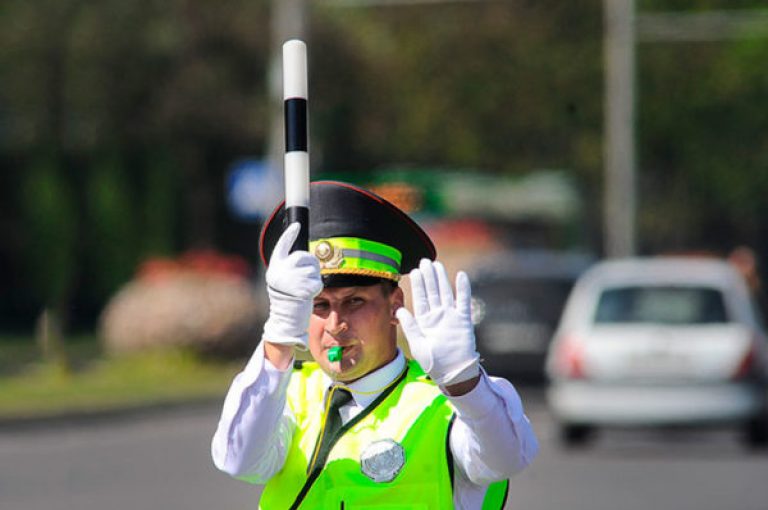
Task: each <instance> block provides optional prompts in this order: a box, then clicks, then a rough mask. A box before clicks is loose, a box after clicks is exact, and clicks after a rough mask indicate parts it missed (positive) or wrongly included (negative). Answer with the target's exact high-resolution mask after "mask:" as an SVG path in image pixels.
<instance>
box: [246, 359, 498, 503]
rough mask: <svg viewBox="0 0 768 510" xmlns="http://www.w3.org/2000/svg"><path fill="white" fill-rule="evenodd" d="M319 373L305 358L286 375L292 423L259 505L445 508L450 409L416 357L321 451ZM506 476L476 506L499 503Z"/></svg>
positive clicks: (449, 482) (449, 490) (449, 497)
mask: <svg viewBox="0 0 768 510" xmlns="http://www.w3.org/2000/svg"><path fill="white" fill-rule="evenodd" d="M324 381H325V379H324V377H323V373H322V371H321V370H320V368H319V367H318V365H317V364H316V363H305V364H304V365H303V366H302V367H301V368H300V369H298V370H296V371H295V372H294V373H293V374H292V376H291V382H290V384H289V386H288V396H287V402H288V405H289V406H290V408H291V410H292V411H293V413H294V415H295V417H296V422H297V427H296V430H295V432H294V436H293V440H292V442H291V445H290V447H289V449H288V454H287V457H286V460H285V464H284V465H283V468H282V469H281V470H280V471H279V472H278V473H277V474H276V475H275V476H274V477H273V478H272V479H270V481H269V482H268V483H267V485H266V487H265V489H264V492H263V494H262V497H261V501H260V504H259V508H260V509H265V510H285V509H344V510H356V509H363V508H365V509H376V510H398V509H402V510H404V509H410V510H422V509H423V510H426V509H441V510H442V509H451V508H453V459H452V458H451V451H450V447H449V446H448V434H449V432H450V428H451V423H452V421H453V418H454V409H453V407H452V406H451V405H450V403H449V402H448V399H447V398H446V397H445V395H443V394H442V393H441V392H440V390H439V389H438V388H437V386H436V385H435V384H434V383H433V382H432V381H431V380H430V379H429V378H428V377H427V376H426V375H425V374H424V372H423V370H422V369H421V368H420V367H419V365H418V364H417V363H416V362H414V361H410V362H409V363H408V364H407V365H406V368H405V370H404V371H403V373H402V374H401V375H400V376H399V377H398V379H397V380H396V381H394V383H393V384H391V385H390V386H389V387H388V388H387V389H386V390H385V391H384V392H383V393H382V394H381V395H380V396H379V397H378V398H377V399H376V400H375V401H374V402H373V403H371V405H369V406H368V407H367V408H366V409H364V410H363V411H362V412H361V413H360V414H358V415H357V416H355V417H354V418H352V419H351V420H350V421H349V422H348V423H346V424H345V425H344V426H343V427H342V429H341V430H340V431H339V434H338V435H337V438H338V439H337V441H336V442H335V443H334V444H333V445H332V446H331V448H330V450H329V451H327V452H316V451H315V450H316V449H317V442H318V441H319V439H320V437H319V436H320V433H321V432H322V428H323V419H324V416H323V415H324V407H325V403H324V398H323V397H324V394H325V391H326V387H325V382H324ZM506 491H507V481H506V480H504V481H502V482H498V483H495V484H492V485H491V486H490V487H489V489H488V491H487V493H486V497H485V501H484V503H483V509H484V510H485V509H498V508H501V507H502V505H503V504H504V500H505V499H506Z"/></svg>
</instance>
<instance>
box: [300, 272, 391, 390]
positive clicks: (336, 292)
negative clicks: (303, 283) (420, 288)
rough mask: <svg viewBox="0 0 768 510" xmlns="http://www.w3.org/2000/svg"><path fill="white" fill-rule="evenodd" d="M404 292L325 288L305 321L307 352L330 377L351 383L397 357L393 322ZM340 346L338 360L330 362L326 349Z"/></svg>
mask: <svg viewBox="0 0 768 510" xmlns="http://www.w3.org/2000/svg"><path fill="white" fill-rule="evenodd" d="M401 306H403V291H402V290H400V288H399V287H398V288H395V289H394V290H392V291H389V290H388V289H387V288H385V287H384V286H383V284H376V285H370V286H366V287H337V288H327V289H324V290H323V291H322V292H321V293H320V294H319V295H318V296H317V297H316V298H315V303H314V309H313V311H312V318H311V319H310V321H309V350H310V352H311V353H312V356H314V358H315V361H317V362H318V363H319V364H320V367H321V368H322V369H323V370H324V371H325V372H326V373H327V374H329V375H330V376H331V377H333V378H334V379H336V380H338V381H344V382H351V381H354V380H355V379H359V378H360V377H362V376H364V375H365V374H367V373H369V372H371V371H373V370H375V369H377V368H379V367H381V366H383V365H385V364H386V363H388V362H390V361H392V360H393V359H394V357H395V352H396V348H397V331H396V325H397V320H396V319H395V310H397V309H398V308H400V307H401ZM335 346H341V347H343V351H342V352H343V355H342V358H341V361H334V362H330V361H328V349H330V348H331V347H335Z"/></svg>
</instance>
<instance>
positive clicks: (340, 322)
mask: <svg viewBox="0 0 768 510" xmlns="http://www.w3.org/2000/svg"><path fill="white" fill-rule="evenodd" d="M325 330H326V331H327V332H328V333H329V334H331V335H332V336H336V335H338V334H340V333H343V332H344V331H346V330H347V323H346V321H345V320H344V318H343V317H342V316H341V315H339V312H338V311H336V310H331V312H330V313H329V314H328V319H326V321H325Z"/></svg>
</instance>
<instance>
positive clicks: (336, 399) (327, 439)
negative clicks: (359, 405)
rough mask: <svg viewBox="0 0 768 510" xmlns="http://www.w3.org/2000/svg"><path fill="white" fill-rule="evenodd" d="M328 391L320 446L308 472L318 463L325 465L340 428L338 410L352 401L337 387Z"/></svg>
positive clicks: (350, 397) (350, 396) (347, 394)
mask: <svg viewBox="0 0 768 510" xmlns="http://www.w3.org/2000/svg"><path fill="white" fill-rule="evenodd" d="M329 391H330V392H331V397H330V399H329V404H328V412H327V413H326V418H325V427H323V436H322V438H320V440H319V443H320V446H319V447H318V448H317V450H316V455H315V458H314V462H312V464H311V465H310V466H309V469H310V470H311V469H312V467H313V466H314V465H315V464H316V463H317V462H318V461H320V462H322V463H325V458H326V457H327V456H328V452H329V450H330V449H331V446H332V444H333V442H334V438H335V437H336V434H337V433H338V432H339V429H340V428H341V415H340V414H339V409H340V408H341V406H343V405H344V404H346V403H348V402H350V401H351V400H352V394H351V393H350V392H349V391H348V390H345V389H343V388H340V387H338V386H332V387H331V389H330V390H329Z"/></svg>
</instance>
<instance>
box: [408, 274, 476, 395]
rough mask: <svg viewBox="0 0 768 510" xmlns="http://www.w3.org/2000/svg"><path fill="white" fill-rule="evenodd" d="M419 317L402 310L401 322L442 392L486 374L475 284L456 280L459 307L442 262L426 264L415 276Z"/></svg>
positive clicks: (416, 354) (464, 278)
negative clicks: (475, 319)
mask: <svg viewBox="0 0 768 510" xmlns="http://www.w3.org/2000/svg"><path fill="white" fill-rule="evenodd" d="M410 276H411V292H412V293H413V294H412V295H413V299H412V301H413V312H414V314H415V318H414V315H411V313H410V312H409V311H408V310H406V309H405V308H400V309H399V310H397V319H398V320H399V321H400V325H401V326H402V328H403V332H404V333H405V338H406V340H408V346H409V347H410V349H411V354H412V355H413V357H414V359H416V361H418V362H419V364H420V365H421V367H422V368H423V369H424V370H425V371H426V372H427V373H428V374H429V376H430V377H431V378H432V380H433V381H435V382H436V383H437V384H438V385H440V386H446V385H450V384H456V383H460V382H462V381H466V380H469V379H472V378H473V377H475V376H476V375H478V374H479V373H480V355H479V354H478V353H477V351H476V349H475V331H474V328H473V327H472V319H471V317H470V300H471V296H472V293H471V290H470V287H469V278H468V277H467V275H466V273H464V272H463V271H460V272H459V273H458V274H457V275H456V301H455V302H454V299H453V291H452V290H451V283H450V282H449V281H448V274H447V273H446V272H445V267H443V265H442V264H441V263H440V262H434V263H433V262H431V261H430V260H427V259H422V260H421V263H420V264H419V268H418V269H414V270H413V271H411V273H410Z"/></svg>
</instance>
